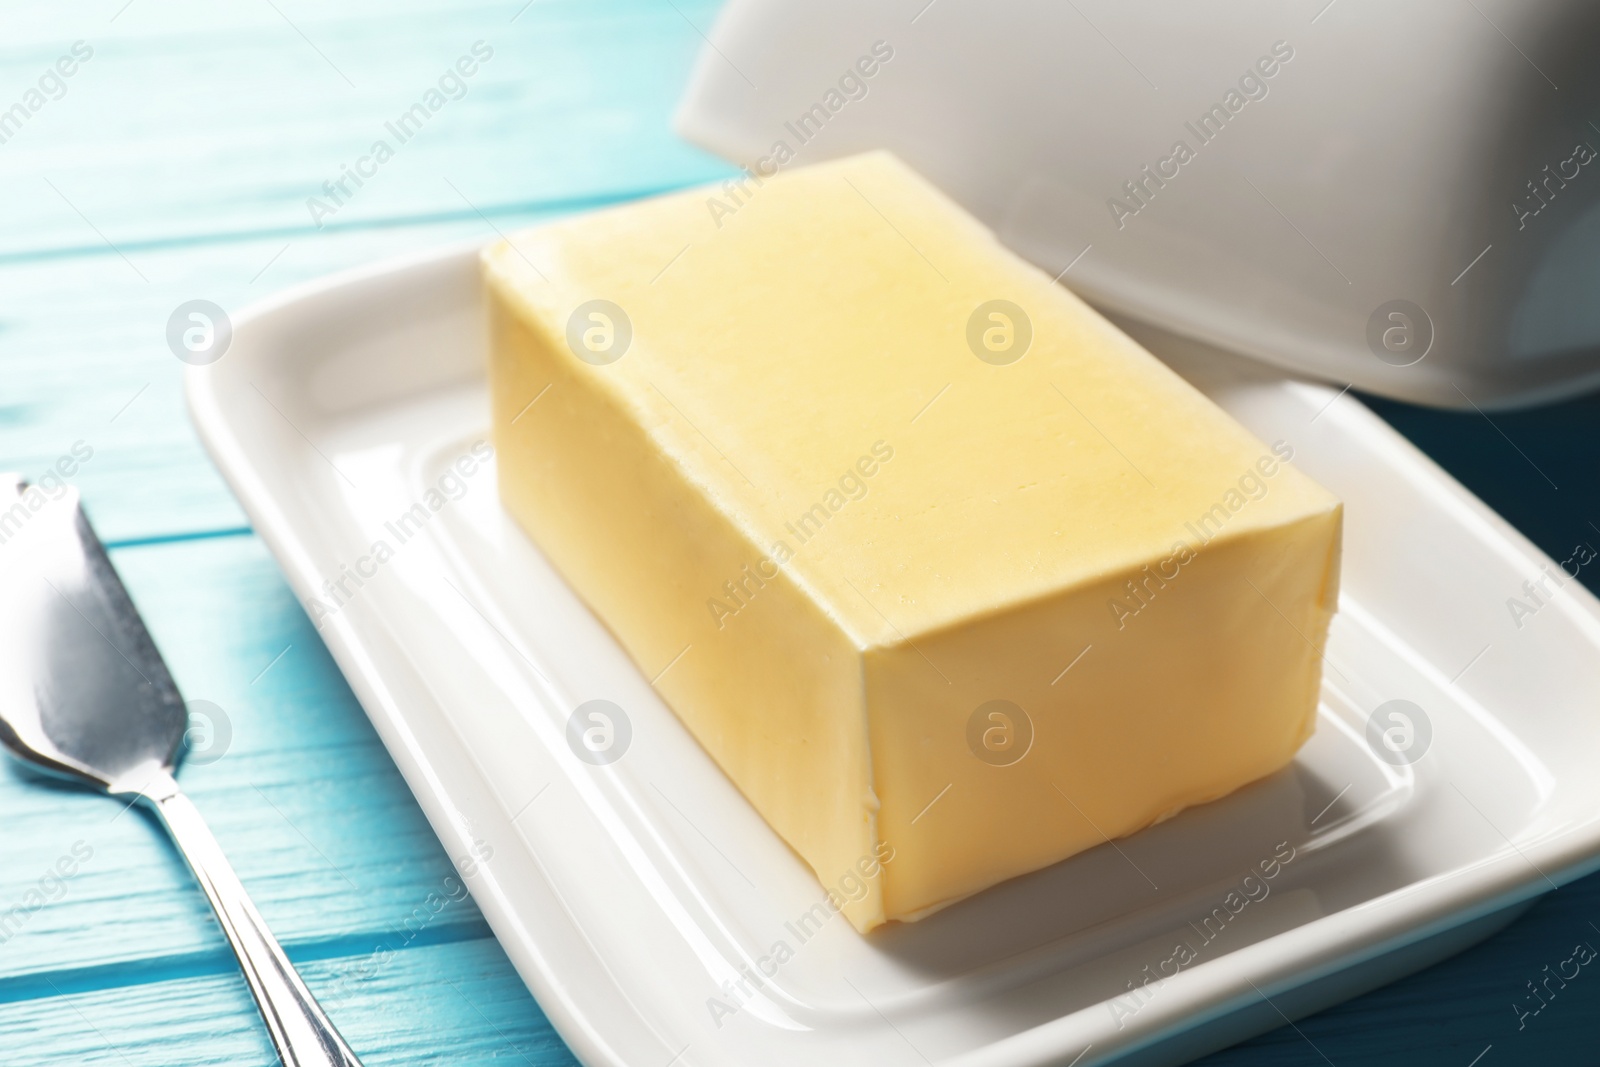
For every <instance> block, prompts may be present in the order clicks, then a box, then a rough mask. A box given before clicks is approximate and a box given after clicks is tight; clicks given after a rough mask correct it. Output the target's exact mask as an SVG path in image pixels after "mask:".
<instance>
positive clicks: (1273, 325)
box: [678, 0, 1600, 408]
mask: <svg viewBox="0 0 1600 1067" xmlns="http://www.w3.org/2000/svg"><path fill="white" fill-rule="evenodd" d="M1597 43H1600V8H1596V7H1595V5H1593V4H1591V3H1584V2H1582V0H1471V2H1468V3H1460V2H1458V0H1410V2H1408V3H1405V4H1372V3H1358V2H1355V0H1332V2H1329V0H1294V2H1288V0H1239V2H1235V3H1230V4H1205V5H1197V4H1194V3H1192V2H1187V0H1181V2H1180V0H1074V2H1072V3H1054V2H1045V0H982V2H981V3H980V2H978V0H932V2H931V3H930V2H929V0H907V2H904V3H901V2H895V3H888V2H883V0H878V2H871V3H868V2H863V0H728V3H727V4H726V6H725V7H724V8H723V10H722V12H721V14H720V16H719V18H718V21H717V23H716V26H715V27H714V28H713V29H712V30H711V31H710V34H709V39H708V43H707V47H706V48H704V49H703V50H702V54H701V56H700V59H699V62H698V64H697V67H696V70H695V74H694V76H693V79H692V81H691V84H690V87H689V90H688V93H687V96H686V98H685V100H684V103H683V106H682V110H681V111H680V114H679V119H678V122H679V129H680V131H681V132H682V133H683V134H684V135H685V136H686V137H688V138H689V139H690V140H693V141H695V142H696V143H698V144H701V145H703V146H705V147H707V148H709V149H711V150H712V151H715V152H717V153H719V154H721V155H723V156H725V157H727V158H729V159H732V160H735V161H738V162H740V163H741V164H744V165H746V166H750V167H755V166H757V165H760V166H761V168H762V170H764V171H765V172H767V173H770V172H771V171H772V170H773V169H774V168H775V167H779V166H785V167H786V166H798V165H802V164H805V163H810V162H816V161H818V160H822V159H827V158H830V157H835V156H841V155H848V154H850V153H854V152H858V151H862V150H865V149H869V148H878V147H883V148H889V149H892V150H893V151H895V152H896V153H898V154H899V155H900V156H901V157H902V158H904V159H905V160H906V161H907V162H909V163H911V164H912V165H913V166H915V167H916V168H918V169H919V170H920V171H922V172H923V173H924V174H926V175H927V176H928V177H929V178H931V179H932V180H933V181H935V182H936V183H937V184H939V185H940V186H941V187H942V188H943V189H945V191H946V192H948V193H950V194H951V195H952V196H954V197H956V198H957V199H958V200H960V201H961V202H962V203H963V204H965V205H966V207H967V208H968V209H969V210H971V211H972V212H974V213H975V214H976V215H977V216H978V217H980V218H981V219H983V220H984V221H985V222H986V223H988V224H989V225H991V226H992V227H994V229H995V230H996V231H997V232H998V233H999V234H1000V236H1001V237H1002V239H1003V240H1005V241H1006V242H1007V243H1008V244H1009V245H1011V246H1012V247H1013V248H1015V249H1017V250H1018V251H1019V252H1021V253H1022V254H1023V255H1025V256H1027V257H1028V258H1029V259H1031V260H1033V261H1034V262H1035V263H1037V264H1039V265H1040V266H1042V267H1043V268H1044V269H1046V270H1048V271H1050V272H1051V273H1052V274H1055V273H1056V272H1058V271H1062V270H1064V269H1066V268H1069V267H1070V270H1068V272H1067V273H1066V275H1065V276H1064V278H1063V280H1064V281H1065V282H1066V283H1067V284H1069V285H1071V286H1072V288H1073V289H1075V290H1076V291H1078V292H1080V293H1082V294H1083V295H1084V296H1085V297H1087V298H1089V299H1091V300H1093V301H1095V302H1097V303H1098V304H1100V305H1101V306H1103V307H1106V308H1109V309H1111V310H1114V311H1120V312H1122V313H1125V314H1128V315H1131V316H1134V317H1137V318H1142V319H1145V320H1148V321H1150V322H1153V323H1157V324H1159V325H1161V326H1164V327H1166V328H1168V329H1171V330H1174V331H1176V332H1179V333H1182V334H1187V335H1189V336H1193V337H1198V338H1201V339H1203V340H1207V341H1210V342H1212V343H1214V344H1219V345H1221V346H1224V347H1227V348H1230V349H1233V350H1236V351H1240V352H1244V353H1246V354H1249V355H1251V356H1254V357H1256V358H1258V359H1261V360H1265V361H1268V362H1272V363H1277V364H1279V365H1282V366H1285V367H1287V368H1288V369H1290V370H1293V371H1296V372H1299V373H1302V374H1307V375H1312V376H1315V377H1319V378H1324V379H1327V380H1331V381H1335V382H1338V383H1340V384H1353V385H1354V386H1355V387H1357V388H1359V389H1365V390H1369V391H1372V392H1375V393H1380V394H1384V395H1388V396H1392V397H1397V398H1401V399H1405V400H1411V401H1417V402H1421V403H1426V404H1436V405H1444V406H1451V407H1469V406H1471V405H1477V406H1480V407H1485V408H1487V407H1492V406H1499V407H1504V406H1510V405H1516V404H1525V403H1532V402H1536V401H1541V400H1548V399H1553V398H1556V397H1560V396H1566V395H1570V394H1573V393H1576V392H1579V391H1582V390H1584V389H1587V388H1593V387H1594V386H1595V385H1597V384H1600V299H1597V296H1600V294H1597V291H1596V287H1597V284H1600V126H1597V125H1596V121H1600V107H1595V108H1589V105H1591V104H1593V103H1595V102H1596V100H1595V97H1596V89H1597V88H1600V84H1597V83H1600V65H1597V64H1595V63H1594V62H1593V58H1592V52H1593V49H1594V47H1595V45H1596V44H1597ZM1586 108H1587V110H1586ZM1590 115H1593V116H1595V120H1596V121H1591V119H1590ZM780 146H782V147H781V148H780ZM753 188H754V183H753V182H751V183H749V184H748V185H747V186H746V190H743V191H741V190H738V189H730V190H729V192H728V199H727V203H728V205H729V206H732V207H735V208H736V207H737V200H736V199H734V198H735V197H737V196H740V195H744V194H745V192H747V191H748V190H749V189H753ZM708 209H710V208H709V207H708Z"/></svg>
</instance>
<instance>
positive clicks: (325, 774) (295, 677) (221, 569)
mask: <svg viewBox="0 0 1600 1067" xmlns="http://www.w3.org/2000/svg"><path fill="white" fill-rule="evenodd" d="M113 556H114V562H115V564H116V566H117V567H118V569H119V571H120V572H121V573H122V575H123V578H124V580H125V582H126V584H127V585H128V588H129V590H130V592H131V593H132V595H133V598H134V600H135V601H136V603H137V604H138V606H139V609H140V611H141V613H142V614H143V615H144V617H145V620H146V622H147V623H148V625H149V627H150V630H151V633H152V634H153V635H154V637H155V639H156V642H157V644H158V646H159V647H160V648H161V649H162V651H163V654H164V655H165V657H166V659H167V662H168V664H169V666H170V667H171V669H172V671H173V675H174V677H175V678H176V680H177V682H178V685H179V686H180V688H181V689H182V691H183V693H184V696H185V698H186V699H188V700H190V701H195V700H206V701H209V702H211V703H212V704H214V705H216V706H217V707H218V708H220V709H221V710H220V712H215V713H213V715H212V717H213V718H214V719H215V724H214V725H215V733H211V734H208V733H207V732H206V731H204V730H202V731H201V732H200V733H199V734H198V735H197V741H199V742H200V744H199V745H198V751H197V755H196V757H195V758H192V759H191V761H190V762H189V764H188V765H186V766H185V767H184V768H183V770H182V772H181V773H180V775H179V780H180V781H181V782H182V783H183V784H184V786H185V787H186V788H187V789H188V790H189V791H190V792H191V794H192V795H193V797H194V800H195V803H196V804H197V805H199V807H200V808H201V810H202V811H203V812H204V813H205V815H206V817H207V818H208V820H210V823H211V826H212V829H213V830H214V831H215V832H216V835H217V837H218V838H219V839H220V840H221V842H222V844H223V847H224V848H225V849H226V851H227V853H228V855H229V858H230V859H231V860H232V862H233V864H234V866H235V868H236V869H237V870H238V872H239V876H240V878H241V879H242V880H243V881H244V883H245V885H246V887H247V888H248V889H249V891H250V893H251V895H252V896H253V897H254V899H255V901H256V903H257V905H258V906H259V907H260V910H261V912H262V914H263V915H264V916H265V917H266V919H267V922H268V923H269V924H270V925H271V926H272V928H273V929H274V931H275V932H276V933H277V934H278V936H279V937H280V938H281V939H282V940H283V941H284V942H285V943H286V944H288V945H290V946H292V947H294V948H296V949H297V950H299V951H304V952H309V953H312V954H317V953H326V952H348V951H351V947H352V945H362V946H371V945H375V944H378V943H380V942H392V943H396V944H402V943H403V944H410V943H412V942H414V941H419V940H420V941H421V942H430V941H448V940H459V939H462V938H470V937H481V936H484V935H485V934H486V933H487V926H486V925H485V924H484V922H483V919H482V917H481V915H480V914H479V913H478V911H477V909H476V908H475V906H474V905H473V904H472V902H471V900H470V898H468V897H467V896H466V890H465V888H464V886H465V885H466V884H467V883H466V881H465V880H464V879H463V878H462V876H461V874H460V872H459V871H457V870H456V869H455V868H454V867H453V866H452V862H451V859H450V858H449V857H446V856H445V855H444V852H443V850H442V849H441V847H440V845H439V842H438V840H437V838H436V837H435V836H434V834H433V831H432V829H431V828H430V827H429V826H428V824H427V821H426V820H425V819H424V818H423V816H422V813H421V811H420V810H419V809H418V807H417V805H416V802H415V800H414V799H413V798H412V796H411V794H410V792H409V790H408V789H407V787H406V785H405V782H404V781H403V780H402V779H401V777H400V775H399V772H398V771H396V770H395V767H394V765H393V763H392V761H391V760H390V759H389V756H388V753H387V752H386V751H385V750H384V749H383V747H382V745H381V743H380V742H379V741H378V738H377V736H376V734H374V732H373V730H372V727H371V725H370V724H369V723H368V721H367V719H366V716H365V714H364V713H363V712H362V711H361V709H360V707H359V705H358V704H357V703H356V701H355V699H354V697H353V696H352V694H351V693H350V691H349V689H348V688H347V687H346V685H345V683H344V680H343V678H342V677H341V676H340V674H339V672H338V670H337V668H336V667H335V666H334V664H333V662H332V660H331V659H330V658H329V656H328V654H327V651H326V649H325V648H324V647H323V645H322V643H321V641H320V639H319V638H318V637H317V634H316V632H315V630H313V629H312V627H311V625H310V622H309V620H307V619H306V617H305V615H304V613H303V612H302V611H301V610H300V607H299V605H298V604H297V603H296V602H295V600H294V597H293V596H292V594H291V593H290V591H289V589H288V588H287V586H285V585H284V583H283V580H282V578H281V576H280V574H279V572H278V570H277V567H276V566H275V565H274V564H273V562H272V560H271V559H270V557H269V556H268V555H267V553H266V551H265V549H264V548H263V547H262V545H261V544H260V543H259V542H258V541H257V540H256V539H255V538H254V537H251V536H244V537H226V538H216V539H209V540H198V541H187V542H179V543H173V544H164V545H151V546H145V547H139V548H127V549H121V550H117V551H116V552H114V553H113ZM208 744H209V745H210V747H208ZM0 826H4V828H5V829H4V846H3V847H4V861H3V862H0V1001H4V1000H7V999H14V998H18V997H32V996H37V995H38V994H39V993H40V991H41V988H42V987H41V982H43V981H47V980H49V979H46V978H43V977H41V976H44V975H49V976H53V977H54V980H56V981H58V982H59V981H62V980H70V981H72V982H89V981H94V982H107V983H111V982H116V981H120V980H123V979H124V978H126V977H127V976H129V975H137V974H141V973H148V972H153V973H171V972H173V971H174V970H177V971H181V972H185V973H188V972H191V971H194V970H195V969H200V970H208V971H210V972H211V973H221V972H225V971H227V970H228V969H229V968H231V967H232V963H231V957H229V955H228V952H227V947H226V945H225V943H224V942H223V940H222V935H221V933H220V931H219V930H218V929H217V927H216V926H215V924H214V923H213V922H212V920H211V918H210V913H209V911H208V909H207V906H206V903H205V901H204V898H203V897H202V896H201V895H200V893H199V891H198V889H196V888H195V886H194V884H193V881H192V879H191V878H190V876H189V874H188V872H187V871H186V870H185V869H184V868H183V867H182V865H181V862H180V861H179V859H178V858H177V855H176V853H175V852H174V851H173V850H172V849H171V847H170V846H169V845H168V844H167V842H166V839H165V838H164V836H163V835H162V833H161V831H160V829H159V827H157V826H156V825H155V824H154V823H153V822H152V821H151V820H150V819H148V818H146V817H144V815H143V813H142V812H141V811H139V810H135V811H131V812H127V813H123V809H122V805H121V804H120V803H119V802H117V801H114V800H112V799H110V798H107V797H100V796H96V795H93V794H89V793H85V792H81V791H77V790H72V789H68V788H63V787H56V786H44V785H41V784H39V783H37V782H35V781H30V780H28V779H26V778H25V777H24V776H23V774H22V773H21V772H20V771H19V770H18V769H17V768H16V767H14V766H13V765H12V764H11V761H6V764H5V769H4V772H3V774H0ZM460 858H461V859H463V860H465V859H469V858H470V857H460ZM440 898H444V900H445V903H443V904H440V903H439V901H440ZM419 926H420V929H419ZM63 975H65V976H67V977H66V979H63V977H62V976H63ZM4 1062H9V1061H7V1060H6V1059H5V1058H4V1057H3V1056H0V1063H4Z"/></svg>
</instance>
